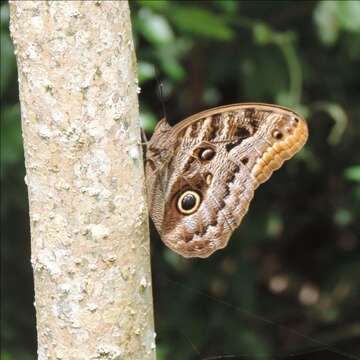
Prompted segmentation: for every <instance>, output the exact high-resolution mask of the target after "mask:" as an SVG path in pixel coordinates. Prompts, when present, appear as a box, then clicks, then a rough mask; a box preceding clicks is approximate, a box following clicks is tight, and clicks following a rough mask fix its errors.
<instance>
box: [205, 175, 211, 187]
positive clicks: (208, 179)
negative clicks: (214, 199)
mask: <svg viewBox="0 0 360 360" xmlns="http://www.w3.org/2000/svg"><path fill="white" fill-rule="evenodd" d="M205 179H206V183H207V184H208V185H209V186H210V185H211V183H212V181H213V176H212V175H211V174H207V175H206V178H205Z"/></svg>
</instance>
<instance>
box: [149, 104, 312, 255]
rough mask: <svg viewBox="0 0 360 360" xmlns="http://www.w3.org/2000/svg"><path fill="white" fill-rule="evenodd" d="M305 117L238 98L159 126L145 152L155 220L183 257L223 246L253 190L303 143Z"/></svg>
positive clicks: (276, 107)
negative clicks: (170, 123)
mask: <svg viewBox="0 0 360 360" xmlns="http://www.w3.org/2000/svg"><path fill="white" fill-rule="evenodd" d="M307 136H308V130H307V125H306V122H305V120H304V119H303V118H302V117H301V116H300V115H298V114H296V113H294V112H293V111H291V110H289V109H286V108H282V107H279V106H274V105H266V104H256V103H254V104H234V105H227V106H222V107H218V108H214V109H210V110H207V111H203V112H200V113H198V114H195V115H193V116H190V117H189V118H187V119H185V120H183V121H181V122H180V123H178V124H177V125H175V126H174V127H171V126H170V125H169V124H168V123H167V122H166V119H162V120H161V121H160V122H159V123H158V124H157V126H156V129H155V132H154V134H153V136H152V138H151V140H150V141H149V143H148V146H147V153H146V166H145V171H146V187H147V192H148V204H149V210H150V215H151V218H152V219H153V222H154V224H155V226H156V228H157V230H158V232H159V233H160V235H161V238H162V240H163V242H164V243H165V244H166V245H167V246H168V247H170V248H171V249H172V250H174V251H175V252H177V253H179V254H181V255H182V256H184V257H201V258H205V257H208V256H209V255H211V254H212V253H213V252H214V251H216V250H218V249H222V248H224V247H225V246H226V245H227V243H228V241H229V238H230V236H231V234H232V232H233V231H234V230H235V229H236V228H237V227H238V226H239V225H240V222H241V220H242V218H243V217H244V215H245V214H246V212H247V210H248V208H249V204H250V201H251V199H252V198H253V195H254V191H255V189H256V188H257V187H258V186H259V185H260V184H261V183H263V182H265V181H266V180H267V179H268V178H269V177H270V176H271V174H272V173H273V171H274V170H277V169H278V168H280V166H281V165H282V164H283V162H284V161H285V160H287V159H290V158H291V157H292V156H293V155H294V154H295V153H297V152H298V151H299V150H300V149H301V148H302V146H303V145H304V144H305V142H306V139H307Z"/></svg>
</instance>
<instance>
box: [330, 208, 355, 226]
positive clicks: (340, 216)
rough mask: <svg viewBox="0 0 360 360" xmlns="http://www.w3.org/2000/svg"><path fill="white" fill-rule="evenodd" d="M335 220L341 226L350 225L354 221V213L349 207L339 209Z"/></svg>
mask: <svg viewBox="0 0 360 360" xmlns="http://www.w3.org/2000/svg"><path fill="white" fill-rule="evenodd" d="M334 221H335V223H336V224H337V225H339V226H346V225H349V224H350V223H351V221H352V214H351V212H350V211H349V210H347V209H343V208H341V209H338V210H336V212H335V214H334Z"/></svg>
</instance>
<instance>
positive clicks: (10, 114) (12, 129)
mask: <svg viewBox="0 0 360 360" xmlns="http://www.w3.org/2000/svg"><path fill="white" fill-rule="evenodd" d="M22 156H23V149H22V138H21V121H20V108H19V105H16V106H12V107H6V108H5V109H4V110H3V111H2V112H1V154H0V159H1V167H2V169H1V176H3V175H5V171H4V170H6V166H7V165H10V164H14V163H16V162H18V161H20V160H21V159H22Z"/></svg>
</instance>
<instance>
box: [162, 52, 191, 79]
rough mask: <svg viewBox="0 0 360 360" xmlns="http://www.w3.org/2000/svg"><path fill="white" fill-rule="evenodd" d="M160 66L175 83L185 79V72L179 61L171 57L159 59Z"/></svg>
mask: <svg viewBox="0 0 360 360" xmlns="http://www.w3.org/2000/svg"><path fill="white" fill-rule="evenodd" d="M160 66H161V68H162V70H163V71H164V72H165V73H166V74H167V75H168V76H170V77H171V78H172V79H173V80H175V81H180V80H182V79H184V78H185V75H186V73H185V70H184V68H183V67H182V65H181V64H180V63H179V61H178V60H177V59H176V58H175V57H174V56H172V55H169V56H163V57H161V58H160Z"/></svg>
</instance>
